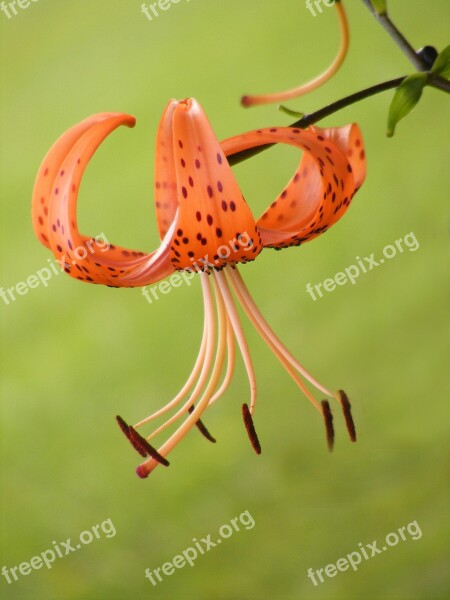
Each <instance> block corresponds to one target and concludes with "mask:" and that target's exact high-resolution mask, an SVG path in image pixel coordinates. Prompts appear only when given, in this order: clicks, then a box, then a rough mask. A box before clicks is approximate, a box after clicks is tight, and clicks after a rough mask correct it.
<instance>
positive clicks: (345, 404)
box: [339, 390, 356, 442]
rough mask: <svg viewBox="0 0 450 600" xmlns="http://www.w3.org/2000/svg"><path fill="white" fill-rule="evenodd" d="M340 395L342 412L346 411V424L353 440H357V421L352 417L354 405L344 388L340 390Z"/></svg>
mask: <svg viewBox="0 0 450 600" xmlns="http://www.w3.org/2000/svg"><path fill="white" fill-rule="evenodd" d="M339 396H340V399H341V406H342V412H343V413H344V417H345V424H346V425H347V431H348V434H349V436H350V439H351V441H352V442H356V429H355V423H354V421H353V417H352V411H351V408H352V407H351V404H350V401H349V399H348V397H347V394H346V393H345V392H344V390H339Z"/></svg>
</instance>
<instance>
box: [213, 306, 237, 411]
mask: <svg viewBox="0 0 450 600" xmlns="http://www.w3.org/2000/svg"><path fill="white" fill-rule="evenodd" d="M235 359H236V348H235V346H234V333H233V327H232V326H231V322H230V318H229V317H228V315H227V360H228V364H227V371H226V373H225V377H224V378H223V381H222V384H221V386H220V388H219V389H218V390H217V392H216V393H215V394H214V396H213V397H212V398H211V400H210V401H209V404H208V406H211V404H213V403H214V402H215V401H216V400H218V399H219V398H220V397H221V396H222V394H224V393H225V391H226V390H227V389H228V386H229V385H230V382H231V379H232V377H233V373H234V363H235Z"/></svg>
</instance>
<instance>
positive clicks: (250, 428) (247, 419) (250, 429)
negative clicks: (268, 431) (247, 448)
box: [242, 404, 261, 454]
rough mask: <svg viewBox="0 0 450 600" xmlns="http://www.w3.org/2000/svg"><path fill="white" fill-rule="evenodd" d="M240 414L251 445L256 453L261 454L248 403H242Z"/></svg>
mask: <svg viewBox="0 0 450 600" xmlns="http://www.w3.org/2000/svg"><path fill="white" fill-rule="evenodd" d="M242 416H243V417H244V423H245V429H246V430H247V434H248V437H249V439H250V442H251V444H252V446H253V449H254V451H255V452H256V454H261V444H260V443H259V440H258V436H257V434H256V430H255V426H254V424H253V419H252V415H251V413H250V409H249V407H248V404H243V405H242Z"/></svg>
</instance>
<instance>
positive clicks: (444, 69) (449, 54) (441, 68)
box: [431, 46, 450, 79]
mask: <svg viewBox="0 0 450 600" xmlns="http://www.w3.org/2000/svg"><path fill="white" fill-rule="evenodd" d="M431 72H432V73H433V74H434V75H440V76H441V77H445V79H450V46H447V48H444V50H442V52H441V53H440V54H439V56H438V57H437V59H436V61H435V63H434V65H433V68H432V69H431Z"/></svg>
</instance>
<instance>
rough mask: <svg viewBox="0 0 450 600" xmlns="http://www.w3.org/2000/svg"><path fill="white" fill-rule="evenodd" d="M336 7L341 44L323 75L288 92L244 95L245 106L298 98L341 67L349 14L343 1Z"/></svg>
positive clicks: (345, 50)
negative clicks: (346, 12)
mask: <svg viewBox="0 0 450 600" xmlns="http://www.w3.org/2000/svg"><path fill="white" fill-rule="evenodd" d="M335 6H336V8H337V10H338V15H339V26H340V32H341V45H340V48H339V51H338V54H337V56H336V58H335V59H334V60H333V62H332V63H331V65H330V66H329V67H328V69H326V70H325V71H324V72H323V73H322V74H321V75H319V76H318V77H315V78H314V79H312V80H311V81H308V83H304V84H303V85H301V86H299V87H296V88H294V89H292V90H288V91H286V92H280V93H278V94H264V95H259V96H243V97H242V98H241V104H242V105H243V106H256V105H257V104H268V103H270V102H282V101H284V100H290V99H291V98H298V97H299V96H303V95H304V94H307V93H309V92H312V91H313V90H315V89H316V88H318V87H319V86H321V85H322V84H324V83H325V82H326V81H328V80H329V79H330V78H331V77H332V76H333V75H334V74H335V73H336V72H337V71H338V70H339V68H340V67H341V65H342V63H343V62H344V59H345V56H346V54H347V50H348V46H349V30H348V23H347V15H346V14H345V10H344V6H343V4H342V2H336V5H335Z"/></svg>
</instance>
